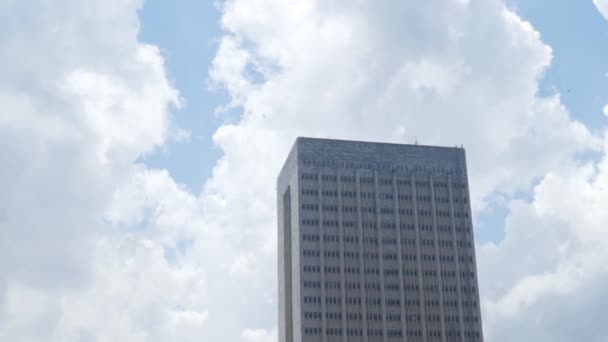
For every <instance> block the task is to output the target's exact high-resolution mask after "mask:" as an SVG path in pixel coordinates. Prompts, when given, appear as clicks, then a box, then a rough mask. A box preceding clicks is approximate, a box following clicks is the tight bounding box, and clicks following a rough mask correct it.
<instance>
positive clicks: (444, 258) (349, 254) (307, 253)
mask: <svg viewBox="0 0 608 342" xmlns="http://www.w3.org/2000/svg"><path fill="white" fill-rule="evenodd" d="M307 239H308V237H307ZM302 255H303V256H304V257H311V258H318V257H320V256H321V253H320V252H319V250H312V249H305V250H303V251H302ZM342 255H343V256H344V258H345V259H354V260H359V259H360V255H361V254H360V253H359V252H353V251H344V252H343V253H342ZM323 256H324V257H325V258H334V259H337V258H339V257H340V252H339V251H335V250H334V251H323ZM420 257H421V260H422V261H435V260H436V256H435V255H432V254H422V255H421V256H420ZM378 258H379V254H378V253H374V252H365V253H363V259H367V260H378ZM382 259H383V260H398V254H396V253H383V254H382ZM401 259H402V260H404V261H416V260H417V259H418V257H417V255H416V254H402V255H401ZM439 261H440V262H442V263H455V262H456V258H454V256H452V255H440V256H439ZM458 261H459V262H460V263H473V257H472V256H459V257H458Z"/></svg>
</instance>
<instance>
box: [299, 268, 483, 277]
mask: <svg viewBox="0 0 608 342" xmlns="http://www.w3.org/2000/svg"><path fill="white" fill-rule="evenodd" d="M302 271H303V272H305V273H320V272H321V266H316V265H304V266H302ZM323 272H324V273H342V268H341V267H340V266H325V267H323ZM362 272H363V274H368V275H380V269H378V268H364V269H363V271H362V270H361V269H360V268H358V267H344V273H346V274H361V273H362ZM382 273H383V274H384V275H385V276H388V277H391V276H394V277H397V276H399V269H396V268H385V269H384V270H383V272H382ZM456 273H457V272H456V271H441V272H438V271H436V270H422V271H421V272H420V274H421V275H422V276H423V277H425V278H436V277H437V276H438V275H441V277H443V278H456ZM403 276H404V277H417V276H418V271H417V270H411V269H407V268H406V269H403ZM460 277H461V278H475V273H474V272H472V271H471V272H460Z"/></svg>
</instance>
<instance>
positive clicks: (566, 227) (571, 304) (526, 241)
mask: <svg viewBox="0 0 608 342" xmlns="http://www.w3.org/2000/svg"><path fill="white" fill-rule="evenodd" d="M603 155H604V157H603V159H602V160H601V161H599V162H598V163H590V164H585V165H581V166H578V167H572V168H564V169H561V170H556V171H554V172H552V173H550V174H548V175H546V176H545V177H544V179H543V180H542V182H541V183H540V184H539V185H538V186H537V187H536V188H535V192H534V199H533V201H532V202H530V203H523V202H519V203H513V205H512V206H511V214H510V215H509V218H508V221H507V228H506V229H507V230H506V237H505V240H504V241H502V242H501V243H500V244H499V245H498V246H495V245H493V244H488V245H485V246H483V248H482V249H481V250H480V251H479V254H480V257H479V258H478V260H479V267H480V275H481V276H482V279H481V284H482V286H483V288H484V289H486V293H485V300H484V303H483V304H484V308H485V310H484V311H485V318H486V326H487V327H489V332H490V335H491V336H495V337H496V340H498V341H501V339H499V338H498V337H499V336H504V335H505V334H507V333H508V336H509V338H510V339H512V338H515V339H520V338H526V339H527V338H533V339H534V340H537V341H572V340H573V339H575V338H578V337H577V336H579V335H578V334H579V333H580V331H581V330H585V329H582V328H577V330H576V331H575V330H574V329H571V328H570V327H575V326H576V327H588V328H589V329H590V330H591V331H586V332H585V333H584V334H585V340H586V341H603V340H605V339H606V338H607V337H608V335H606V334H605V333H604V332H603V331H602V330H601V329H599V328H598V325H597V324H599V321H597V320H595V319H594V318H593V316H594V314H593V312H598V311H601V310H603V306H604V304H605V303H606V301H607V300H608V297H607V296H606V294H605V291H604V289H603V284H605V280H606V275H607V274H608V267H606V265H607V264H608V263H607V262H608V253H607V252H606V251H607V250H608V231H607V230H606V227H608V212H607V211H606V208H605V206H606V203H608V202H607V201H608V135H606V137H605V144H604V154H603ZM582 303H584V305H583V304H582ZM556 308H559V309H556ZM530 317H537V319H538V320H541V321H540V322H538V321H529V318H530ZM565 321H567V322H569V323H568V324H567V325H566V326H561V325H563V322H565ZM560 322H562V323H560ZM591 323H593V324H591ZM590 325H591V326H590ZM514 333H515V335H514Z"/></svg>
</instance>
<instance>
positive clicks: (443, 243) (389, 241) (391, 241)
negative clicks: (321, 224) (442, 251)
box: [302, 234, 473, 248]
mask: <svg viewBox="0 0 608 342" xmlns="http://www.w3.org/2000/svg"><path fill="white" fill-rule="evenodd" d="M322 235H323V241H325V242H340V241H341V242H344V243H355V244H358V243H359V241H360V239H359V237H358V236H352V235H343V236H342V238H341V239H340V236H339V235H330V234H322ZM302 241H311V242H317V241H321V235H320V234H302ZM378 241H379V240H378V238H377V237H373V236H364V237H363V243H365V244H371V245H377V244H378ZM380 242H381V243H382V245H385V246H390V245H396V244H397V243H398V242H400V243H401V244H402V245H405V246H416V245H417V242H416V239H407V238H402V239H396V238H390V237H383V238H382V239H380ZM420 245H421V246H423V247H434V246H435V240H430V239H423V240H421V241H420ZM437 245H438V246H439V247H452V246H453V242H452V241H449V240H439V241H437ZM456 245H457V246H458V247H461V248H472V247H473V244H472V243H471V242H470V241H457V242H456Z"/></svg>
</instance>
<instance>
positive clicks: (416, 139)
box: [414, 137, 418, 145]
mask: <svg viewBox="0 0 608 342" xmlns="http://www.w3.org/2000/svg"><path fill="white" fill-rule="evenodd" d="M414 145H418V138H416V137H414Z"/></svg>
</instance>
